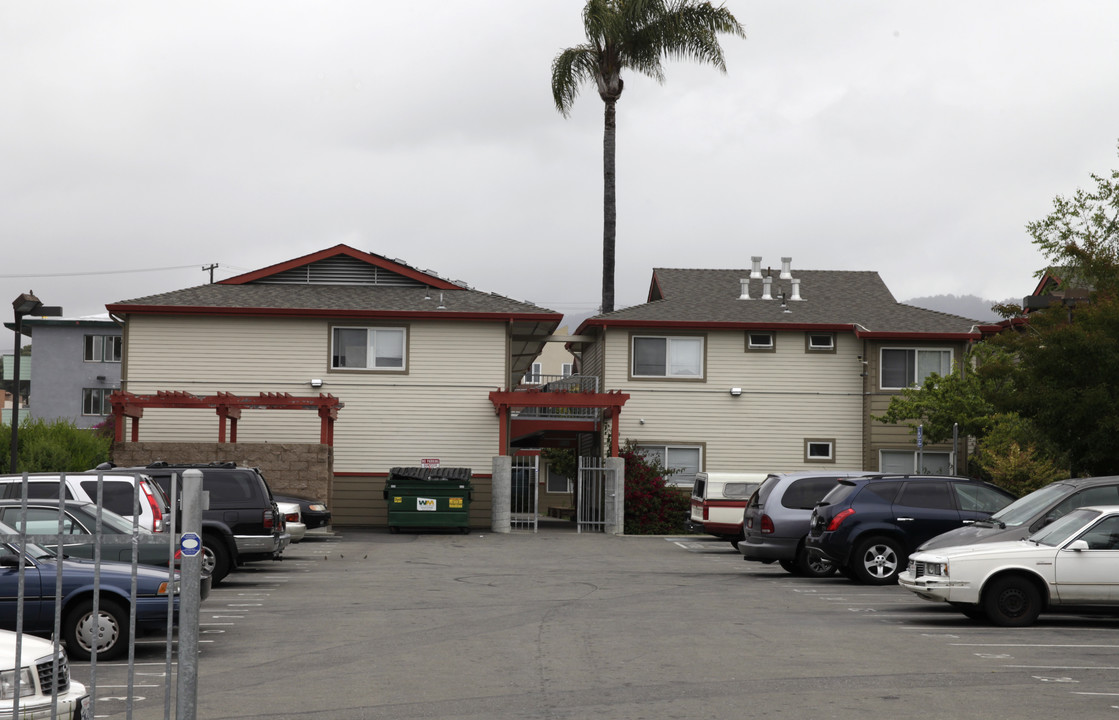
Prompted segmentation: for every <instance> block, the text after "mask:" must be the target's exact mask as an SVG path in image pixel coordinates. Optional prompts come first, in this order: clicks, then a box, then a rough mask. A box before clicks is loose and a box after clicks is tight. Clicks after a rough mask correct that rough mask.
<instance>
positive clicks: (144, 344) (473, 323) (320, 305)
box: [108, 245, 562, 524]
mask: <svg viewBox="0 0 1119 720" xmlns="http://www.w3.org/2000/svg"><path fill="white" fill-rule="evenodd" d="M108 309H109V310H110V312H112V313H113V315H114V316H117V317H120V318H122V319H124V321H125V353H124V364H123V374H122V375H123V382H122V386H123V390H125V391H127V392H130V393H135V394H148V395H150V394H153V393H157V392H159V391H179V392H185V393H192V394H196V395H206V396H212V395H215V394H216V393H234V394H237V395H242V396H245V395H253V394H257V393H261V392H267V393H281V394H282V393H289V394H291V395H294V396H308V395H317V394H319V393H329V394H331V395H333V396H335V397H337V398H339V399H340V400H341V401H342V402H343V403H344V404H345V407H344V408H343V409H342V410H341V411H340V412H339V414H338V418H337V421H336V422H335V423H334V425H333V430H332V433H333V447H334V452H333V468H332V470H333V485H332V487H333V497H332V498H328V499H329V500H331V502H332V509H333V511H334V521H335V522H336V523H338V524H378V523H383V522H384V517H385V503H384V500H383V498H382V489H383V487H384V479H385V477H386V476H387V474H388V472H389V470H390V469H391V468H393V467H397V466H403V467H414V466H420V465H421V464H424V462H425V461H431V462H434V461H437V462H438V464H439V466H440V467H460V468H461V467H465V468H471V469H472V471H473V473H474V475H475V477H476V479H477V480H478V484H479V486H480V488H479V491H478V493H477V495H478V498H482V497H487V498H488V492H489V489H488V487H484V486H485V485H486V484H487V483H488V478H489V477H490V473H491V469H492V465H493V458H494V456H495V455H499V454H502V448H501V447H500V444H501V439H502V438H505V437H506V436H505V433H504V430H503V427H502V424H503V422H504V420H503V418H502V417H500V416H499V415H498V414H497V413H495V409H494V404H493V402H492V401H491V400H490V393H491V392H493V391H495V390H502V389H506V388H515V387H517V386H519V385H521V383H522V380H523V379H524V377H525V375H526V374H531V373H532V372H533V370H532V363H533V362H534V361H535V360H536V358H537V356H538V355H540V353H541V351H542V349H543V347H544V345H545V344H546V342H545V339H544V338H546V337H548V336H550V335H551V334H552V333H553V332H554V331H555V329H556V327H557V326H558V325H559V323H560V320H561V319H562V315H561V314H559V313H556V312H554V311H551V310H547V309H545V308H541V307H538V306H535V305H532V304H530V303H525V302H519V301H516V300H511V299H509V298H505V297H501V296H499V295H495V294H491V293H486V292H481V291H478V290H474V289H471V288H468V287H466V286H464V285H462V284H461V283H455V282H451V281H448V280H446V279H444V278H442V277H439V276H438V275H435V274H434V273H433V272H431V271H421V270H418V269H416V268H412V267H410V266H408V265H406V264H405V263H403V262H402V261H398V260H390V259H388V258H384V257H381V256H379V255H375V254H372V253H366V252H361V251H358V250H355V249H354V248H351V247H348V246H345V245H338V246H335V247H332V248H328V249H325V250H322V251H320V252H317V253H312V254H310V255H306V256H303V257H300V258H295V259H293V260H289V261H286V262H282V263H279V264H276V265H272V266H270V267H267V268H264V269H261V270H257V271H254V272H249V273H245V274H243V275H240V276H237V277H234V278H230V279H228V280H223V281H221V282H217V283H214V284H210V285H203V286H200V287H194V288H188V289H185V290H178V291H173V292H168V293H163V294H160V295H154V296H151V297H144V298H138V299H133V300H126V301H122V302H118V303H113V304H111V305H109V306H108ZM541 372H543V371H541ZM307 415H308V414H307V413H300V412H269V411H267V410H255V409H247V410H245V411H244V414H243V416H241V417H240V419H239V422H238V434H239V437H238V441H239V442H256V443H265V442H268V443H276V442H279V443H283V442H291V443H318V442H319V441H320V425H319V423H318V422H317V421H316V420H315V418H314V417H313V416H311V417H310V418H308V417H307ZM215 425H216V424H215V415H214V410H213V409H208V410H203V409H198V410H186V409H174V410H172V409H158V408H150V407H149V408H146V409H145V410H144V412H143V417H142V422H141V423H140V424H139V426H138V427H139V441H141V442H144V441H157V442H159V441H164V442H167V441H210V442H212V441H213V440H214V439H215ZM162 459H168V460H175V459H177V458H162ZM179 459H181V458H179ZM231 459H236V458H231ZM487 502H488V500H487ZM472 510H473V508H472Z"/></svg>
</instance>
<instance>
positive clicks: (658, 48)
mask: <svg viewBox="0 0 1119 720" xmlns="http://www.w3.org/2000/svg"><path fill="white" fill-rule="evenodd" d="M583 29H584V31H585V32H586V34H587V42H586V43H584V44H582V45H576V46H575V47H571V48H567V49H566V50H564V51H562V52H561V53H560V54H559V55H556V57H555V59H554V60H553V61H552V97H553V99H554V100H555V102H556V109H557V110H559V111H560V113H562V114H563V116H564V117H567V116H568V114H570V112H571V106H572V105H573V104H574V102H575V97H576V95H578V94H579V88H580V87H581V86H582V85H583V84H584V83H591V82H594V83H595V84H596V85H597V87H598V95H599V97H601V98H602V102H603V103H605V104H606V121H605V130H604V132H603V138H602V165H603V173H602V175H603V178H602V180H603V192H602V221H603V222H602V225H603V227H602V312H604V313H608V312H612V311H613V310H614V239H615V234H616V225H617V198H616V196H615V193H614V148H615V140H614V136H615V130H616V128H615V123H614V106H615V105H616V104H617V102H618V98H619V97H621V95H622V85H623V83H622V77H621V75H622V70H623V69H626V70H633V71H635V72H639V73H641V74H643V75H646V76H648V77H651V78H653V79H654V80H656V81H657V82H664V70H663V69H662V67H661V61H662V60H663V59H664V58H668V57H672V58H683V59H687V60H695V61H697V62H701V63H706V64H708V65H714V66H715V67H716V68H718V69H719V70H720V71H722V72H724V73H725V72H726V69H727V68H726V63H725V62H724V61H723V49H722V47H721V46H720V45H719V39H718V36H719V34H720V33H730V34H732V35H737V36H738V37H743V38H744V37H746V32H745V30H743V28H742V26H741V25H740V24H739V23H738V21H737V20H736V19H735V18H734V15H732V14H731V13H730V11H729V10H727V9H726V8H724V7H722V6H720V7H714V6H712V5H711V3H710V2H697V1H696V0H667V2H666V0H587V5H586V7H584V8H583Z"/></svg>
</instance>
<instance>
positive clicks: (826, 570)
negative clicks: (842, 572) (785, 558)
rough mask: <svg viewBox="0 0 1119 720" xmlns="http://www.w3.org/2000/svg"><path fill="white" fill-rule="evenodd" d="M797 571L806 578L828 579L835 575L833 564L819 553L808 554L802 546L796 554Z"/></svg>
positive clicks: (806, 549)
mask: <svg viewBox="0 0 1119 720" xmlns="http://www.w3.org/2000/svg"><path fill="white" fill-rule="evenodd" d="M796 564H797V570H798V571H799V572H800V574H801V575H805V576H807V577H828V576H830V575H834V574H835V563H833V562H832V561H831V560H828V559H827V558H826V557H824V556H823V555H820V554H819V553H813V552H808V548H806V547H805V546H804V545H801V546H800V550H799V551H798V552H797V559H796Z"/></svg>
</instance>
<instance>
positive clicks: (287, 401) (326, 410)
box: [109, 390, 345, 445]
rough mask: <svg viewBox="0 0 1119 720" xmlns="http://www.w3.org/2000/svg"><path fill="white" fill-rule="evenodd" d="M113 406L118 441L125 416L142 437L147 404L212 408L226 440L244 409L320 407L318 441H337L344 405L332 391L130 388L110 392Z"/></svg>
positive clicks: (134, 432) (220, 436)
mask: <svg viewBox="0 0 1119 720" xmlns="http://www.w3.org/2000/svg"><path fill="white" fill-rule="evenodd" d="M109 403H110V404H111V405H112V406H113V431H114V434H115V436H116V439H117V442H120V441H122V440H123V439H124V419H125V418H126V417H127V418H131V419H132V437H131V440H132V442H138V441H139V437H140V418H142V417H143V416H144V408H193V409H200V408H213V409H214V410H215V411H216V412H217V415H218V418H220V424H219V426H218V442H219V443H224V442H226V427H227V425H228V428H229V442H231V443H235V442H237V421H238V420H240V419H241V412H242V411H243V410H258V409H262V410H311V409H317V410H318V413H319V418H320V420H321V423H322V424H321V428H320V430H319V442H320V443H322V444H323V445H334V421H335V420H337V419H338V411H339V410H341V409H342V408H343V407H345V405H344V404H343V403H342V401H341V400H339V399H338V398H336V397H334V396H333V395H330V394H329V393H327V394H320V395H318V396H307V397H297V396H295V395H290V394H288V393H261V394H260V395H256V396H252V395H234V394H233V393H226V392H219V393H218V394H217V395H192V394H190V393H187V392H182V391H179V390H160V391H158V392H156V393H155V394H154V395H135V394H133V393H130V392H121V391H119V390H118V391H116V392H114V393H112V394H111V395H110V396H109Z"/></svg>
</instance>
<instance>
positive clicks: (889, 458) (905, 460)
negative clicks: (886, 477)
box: [878, 450, 952, 475]
mask: <svg viewBox="0 0 1119 720" xmlns="http://www.w3.org/2000/svg"><path fill="white" fill-rule="evenodd" d="M878 469H879V471H880V472H884V473H904V474H911V473H920V474H922V475H951V474H952V453H950V452H928V451H925V452H922V453H921V467H917V452H916V451H915V450H882V451H881V452H880V454H879V460H878Z"/></svg>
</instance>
